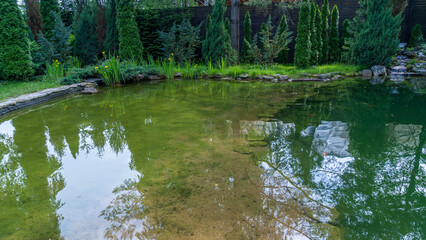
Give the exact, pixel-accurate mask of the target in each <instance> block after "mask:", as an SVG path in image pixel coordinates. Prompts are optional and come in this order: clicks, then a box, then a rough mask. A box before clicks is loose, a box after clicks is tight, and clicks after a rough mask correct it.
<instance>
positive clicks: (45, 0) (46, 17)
mask: <svg viewBox="0 0 426 240" xmlns="http://www.w3.org/2000/svg"><path fill="white" fill-rule="evenodd" d="M40 12H41V17H42V20H43V27H44V35H45V36H46V37H47V38H50V37H52V30H53V29H54V28H55V16H54V15H53V13H52V12H54V13H59V12H60V9H59V3H58V0H40Z"/></svg>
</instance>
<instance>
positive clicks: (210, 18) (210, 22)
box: [206, 14, 212, 34]
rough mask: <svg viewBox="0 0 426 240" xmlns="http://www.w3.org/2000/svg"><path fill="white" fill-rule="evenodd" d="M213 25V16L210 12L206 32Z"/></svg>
mask: <svg viewBox="0 0 426 240" xmlns="http://www.w3.org/2000/svg"><path fill="white" fill-rule="evenodd" d="M211 25H212V16H211V15H210V14H209V15H207V18H206V34H207V31H208V29H209V27H210V26H211Z"/></svg>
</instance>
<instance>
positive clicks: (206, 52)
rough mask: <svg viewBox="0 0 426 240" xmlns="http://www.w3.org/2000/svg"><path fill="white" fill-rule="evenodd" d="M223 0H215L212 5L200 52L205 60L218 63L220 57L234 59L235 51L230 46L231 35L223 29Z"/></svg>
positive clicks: (229, 60)
mask: <svg viewBox="0 0 426 240" xmlns="http://www.w3.org/2000/svg"><path fill="white" fill-rule="evenodd" d="M225 10H226V5H225V0H217V1H216V4H215V5H214V7H213V12H212V23H211V26H210V27H209V28H208V29H207V33H206V39H205V40H204V42H203V48H202V54H203V58H204V60H205V61H211V62H213V63H215V64H216V63H219V62H220V61H221V60H222V59H227V61H228V62H232V61H235V60H236V59H235V54H236V53H235V51H234V50H233V49H232V47H231V36H230V35H229V33H228V31H227V30H226V29H225V23H224V14H225Z"/></svg>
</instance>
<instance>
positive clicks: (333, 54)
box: [329, 5, 341, 63]
mask: <svg viewBox="0 0 426 240" xmlns="http://www.w3.org/2000/svg"><path fill="white" fill-rule="evenodd" d="M329 49H330V62H332V63H335V62H338V61H340V55H341V46H340V38H339V9H338V8H337V5H334V8H333V11H332V12H331V25H330V45H329Z"/></svg>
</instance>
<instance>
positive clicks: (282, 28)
mask: <svg viewBox="0 0 426 240" xmlns="http://www.w3.org/2000/svg"><path fill="white" fill-rule="evenodd" d="M277 31H278V33H279V34H280V35H282V34H285V33H286V32H288V23H287V17H286V15H285V14H283V15H282V17H281V21H280V24H279V25H278V29H277ZM276 61H277V62H278V63H281V64H284V63H287V62H288V49H284V50H282V51H281V52H280V53H279V54H278V58H277V60H276Z"/></svg>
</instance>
